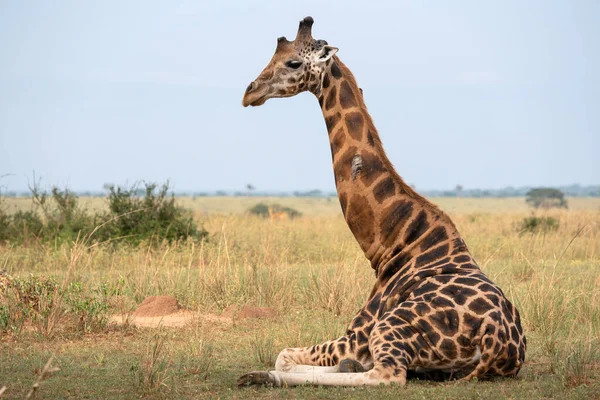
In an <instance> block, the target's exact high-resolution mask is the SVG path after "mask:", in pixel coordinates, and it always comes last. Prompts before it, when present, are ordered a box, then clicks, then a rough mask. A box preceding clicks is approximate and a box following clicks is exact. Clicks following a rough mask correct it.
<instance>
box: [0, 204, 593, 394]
mask: <svg viewBox="0 0 600 400" xmlns="http://www.w3.org/2000/svg"><path fill="white" fill-rule="evenodd" d="M178 201H179V202H180V204H182V205H184V206H185V207H188V208H191V209H192V210H194V213H195V214H194V215H195V219H196V220H197V221H198V222H199V223H201V224H202V225H203V226H204V228H205V229H206V230H207V231H208V232H209V233H210V236H209V239H208V241H206V242H185V243H179V244H176V245H161V246H158V247H150V246H143V245H142V246H141V247H125V246H118V247H115V246H112V245H110V244H99V245H97V244H92V243H90V242H88V241H86V240H85V238H82V239H81V240H78V241H77V242H76V243H74V244H67V245H60V246H59V245H56V244H54V245H53V244H44V245H28V246H24V245H18V246H17V245H10V244H9V245H7V246H4V247H1V248H0V270H5V271H6V272H7V273H8V274H9V275H11V276H12V277H13V278H14V279H15V280H19V282H21V283H20V284H21V292H20V293H21V297H18V296H16V295H14V293H13V294H11V293H12V292H10V290H7V291H5V292H4V294H2V293H3V292H2V286H1V285H2V284H1V283H0V307H2V306H3V307H4V313H0V340H1V341H0V390H1V388H2V387H3V386H6V391H5V392H4V394H3V395H2V396H0V398H2V399H4V398H23V397H25V395H26V394H27V392H28V391H29V390H30V388H31V386H32V384H33V383H34V382H35V381H36V379H38V377H39V375H40V374H41V372H42V371H43V368H44V365H45V364H46V362H47V361H48V360H49V359H50V358H51V357H52V356H54V358H53V360H52V367H58V368H60V370H58V371H55V372H53V373H51V374H48V376H47V377H46V378H45V379H44V380H43V381H42V382H41V384H40V387H39V389H38V391H37V393H36V397H38V398H48V399H55V398H78V399H79V398H94V399H95V398H111V399H112V398H115V399H131V398H139V397H144V398H240V399H243V398H248V399H254V398H327V399H329V398H340V399H341V398H344V399H346V398H357V399H362V398H402V399H423V398H427V399H438V398H439V399H462V398H467V399H468V398H472V399H476V398H486V399H502V398H528V399H538V398H559V399H563V398H582V399H593V398H600V201H599V200H598V199H569V209H568V210H564V209H561V210H548V211H538V212H536V216H538V217H542V216H543V217H552V218H553V221H555V223H553V224H550V225H547V226H542V227H540V226H537V227H533V228H531V227H530V228H527V226H529V225H522V224H523V220H524V218H526V217H530V216H531V213H532V211H531V210H530V209H528V208H527V207H526V204H525V201H524V199H522V198H520V199H455V198H453V199H434V201H435V202H436V203H438V204H439V205H440V206H441V207H442V208H443V209H444V210H445V211H447V212H448V213H449V214H450V215H451V216H452V218H453V219H454V221H455V223H456V225H457V227H458V229H459V231H460V232H461V233H462V235H463V237H464V239H465V241H466V243H467V245H468V246H469V248H470V250H471V253H472V254H473V255H474V257H475V258H476V260H478V262H479V264H480V266H481V267H482V269H483V270H484V272H485V273H486V274H487V275H488V276H489V277H490V278H491V279H492V280H494V281H495V282H496V283H498V284H499V285H500V286H501V287H502V289H503V290H504V291H505V293H506V294H507V296H508V298H509V299H510V300H511V301H512V302H513V303H515V304H516V305H517V307H518V308H519V310H520V312H521V317H522V321H523V327H524V329H525V331H526V335H527V338H528V350H527V361H526V364H525V366H524V367H523V368H522V370H521V372H520V374H519V376H518V378H516V379H496V380H491V381H480V382H468V383H461V382H445V383H436V382H422V381H410V382H409V383H408V385H407V386H406V387H377V388H316V387H297V388H291V389H286V388H246V389H238V388H237V387H236V386H235V384H236V379H237V377H238V376H239V375H242V374H244V373H246V372H248V371H251V370H256V369H269V368H272V367H273V365H274V361H275V358H276V356H277V353H278V352H279V350H280V349H282V348H284V347H295V346H305V345H310V344H315V343H318V342H321V341H325V340H328V339H331V338H334V337H337V336H341V335H343V334H344V332H345V329H346V326H347V324H348V323H349V321H350V320H351V319H352V317H353V316H354V313H355V312H356V311H357V310H358V309H359V308H360V306H361V305H362V303H363V302H364V301H365V300H366V297H367V295H368V294H369V292H370V290H371V288H372V285H373V283H374V274H373V271H372V270H371V268H370V266H369V263H368V262H367V261H366V259H365V258H364V256H363V254H362V252H361V251H360V249H359V247H358V245H357V244H356V243H355V242H354V239H353V237H352V236H351V234H350V232H349V230H348V228H347V226H346V224H345V222H344V220H343V218H342V216H341V212H340V210H339V204H338V203H337V200H336V199H308V198H307V199H304V198H282V199H259V198H197V199H191V198H183V199H179V200H178ZM259 201H267V202H271V203H279V204H281V205H283V206H286V207H293V208H295V209H297V210H299V211H301V212H302V213H303V216H302V217H300V218H295V219H287V220H271V219H268V218H267V219H263V218H260V217H257V216H252V215H248V214H245V210H247V209H248V208H249V207H251V206H252V205H254V204H256V203H257V202H259ZM7 202H8V203H7V207H9V208H12V209H18V208H24V207H27V206H28V204H29V203H28V201H27V200H24V199H7ZM81 203H82V204H83V205H85V206H87V207H90V208H98V209H100V208H102V207H104V204H103V203H102V200H98V199H82V200H81ZM527 229H528V230H527ZM23 293H26V294H27V295H28V296H29V297H23ZM151 295H172V296H174V297H175V298H176V299H177V300H178V301H179V303H180V304H181V305H182V306H184V307H185V308H186V309H188V310H191V311H197V312H198V316H197V318H194V319H193V320H192V321H191V322H190V323H188V324H187V325H186V326H184V327H178V328H168V327H162V328H152V329H151V328H137V327H135V326H133V325H132V324H129V323H127V321H128V315H129V314H130V313H131V312H132V311H133V310H134V309H135V308H136V306H137V305H139V304H140V303H141V302H142V301H143V300H144V298H146V297H147V296H151ZM24 303H27V304H28V307H29V308H28V310H25V311H24V309H23V307H22V305H23V304H24ZM244 305H251V306H264V307H271V308H273V309H274V310H275V311H276V312H277V316H276V317H274V318H266V319H241V318H233V319H231V318H229V319H228V318H226V317H225V315H229V314H228V312H229V310H231V309H232V306H244ZM224 310H227V311H226V312H225V313H223V311H224ZM111 315H119V316H121V317H122V321H125V323H124V324H119V325H115V324H111V323H109V317H110V316H111Z"/></svg>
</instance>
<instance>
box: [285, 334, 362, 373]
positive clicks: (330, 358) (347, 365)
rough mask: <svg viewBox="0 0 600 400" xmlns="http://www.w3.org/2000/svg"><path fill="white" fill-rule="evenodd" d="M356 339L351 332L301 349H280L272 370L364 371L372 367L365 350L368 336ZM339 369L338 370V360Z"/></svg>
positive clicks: (316, 371)
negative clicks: (360, 339)
mask: <svg viewBox="0 0 600 400" xmlns="http://www.w3.org/2000/svg"><path fill="white" fill-rule="evenodd" d="M360 337H364V339H363V341H362V342H360V341H359V340H358V339H357V335H356V334H355V333H354V332H352V333H351V334H350V335H348V336H343V337H341V338H339V339H335V340H330V341H327V342H325V343H322V344H318V345H315V346H310V347H302V348H287V349H283V350H282V351H281V353H279V356H278V357H277V361H275V370H276V371H280V372H287V373H299V374H302V373H337V372H357V371H359V370H360V371H364V370H367V369H369V368H370V367H372V363H371V362H370V354H369V351H368V338H367V336H366V335H363V336H360ZM342 361H344V362H343V364H342V367H343V368H342V369H341V370H340V363H341V362H342Z"/></svg>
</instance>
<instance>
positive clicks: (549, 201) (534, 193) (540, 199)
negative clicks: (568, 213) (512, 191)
mask: <svg viewBox="0 0 600 400" xmlns="http://www.w3.org/2000/svg"><path fill="white" fill-rule="evenodd" d="M525 201H526V202H527V204H529V205H530V206H532V207H533V208H553V207H556V208H567V200H566V199H565V194H564V193H563V192H561V191H560V190H558V189H553V188H536V189H531V190H530V191H529V192H527V195H526V198H525Z"/></svg>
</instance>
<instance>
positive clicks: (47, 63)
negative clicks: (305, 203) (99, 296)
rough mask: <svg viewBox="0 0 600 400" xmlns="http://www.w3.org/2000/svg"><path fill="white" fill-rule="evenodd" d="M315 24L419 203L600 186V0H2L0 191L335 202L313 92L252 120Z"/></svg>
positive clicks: (269, 106) (269, 107)
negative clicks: (283, 195) (441, 197)
mask: <svg viewBox="0 0 600 400" xmlns="http://www.w3.org/2000/svg"><path fill="white" fill-rule="evenodd" d="M342 4H343V5H342ZM306 15H311V16H313V17H314V19H315V25H314V27H313V35H314V36H315V37H316V38H319V39H325V40H327V41H328V42H329V43H330V44H331V45H334V46H337V47H339V49H340V51H339V53H338V55H339V57H340V58H341V59H342V60H343V61H344V62H345V63H346V65H348V67H349V68H350V69H351V70H352V71H353V72H354V74H355V76H356V78H357V80H358V82H359V85H360V86H361V87H362V88H363V89H364V96H365V100H366V102H367V105H368V107H369V111H370V112H371V114H372V116H373V118H374V121H375V124H376V125H377V127H378V129H379V132H380V135H381V137H382V140H383V142H384V146H385V148H386V151H387V153H388V155H389V157H390V159H391V160H392V162H393V163H394V165H395V166H396V169H397V170H398V172H399V173H400V175H401V176H402V177H404V178H405V180H406V181H407V182H409V183H412V184H415V185H416V187H417V189H419V188H421V189H444V188H452V187H454V186H455V185H456V184H459V183H460V184H462V185H463V186H464V187H465V188H476V187H479V188H497V187H504V186H508V185H513V186H520V185H563V184H570V183H577V182H578V183H581V184H598V183H600V157H599V156H598V149H600V73H599V72H598V71H600V42H599V41H598V38H600V24H598V20H599V19H600V2H598V1H592V0H590V1H549V0H546V1H526V2H524V1H485V2H484V1H378V2H368V3H367V2H364V1H344V2H328V1H304V2H299V1H298V2H280V1H272V2H268V1H201V2H200V1H196V2H193V1H189V2H186V1H137V2H134V1H129V2H121V1H101V2H82V1H61V2H33V1H12V2H11V1H4V2H1V3H0V48H2V52H0V140H1V146H0V175H4V174H9V175H8V176H5V177H3V178H1V180H0V185H2V186H5V187H8V189H9V190H22V189H26V187H27V184H28V181H31V180H32V173H33V171H35V173H36V176H38V177H40V176H41V177H42V184H45V185H58V186H61V187H64V186H68V187H69V188H71V189H74V190H101V189H102V185H103V184H104V183H107V182H111V183H117V184H126V183H129V184H131V183H133V182H135V181H138V180H147V181H157V182H162V181H164V180H166V179H170V180H171V183H172V184H173V186H174V188H175V189H176V190H198V191H200V190H217V189H228V190H236V189H242V188H243V187H244V186H245V185H246V184H247V183H252V184H253V185H254V186H256V188H257V189H258V190H296V189H299V190H300V189H313V188H319V189H324V190H331V189H333V188H334V181H333V173H332V167H331V154H330V150H329V144H328V140H327V133H326V129H325V124H324V122H323V119H322V115H321V112H320V110H319V107H318V103H317V100H316V99H315V98H314V97H313V96H312V95H311V94H308V93H305V94H302V95H299V96H297V97H294V98H291V99H275V100H270V101H268V102H267V103H266V104H265V105H264V106H262V107H259V108H252V109H250V108H248V109H245V108H243V107H242V105H241V99H242V95H243V92H244V89H245V88H246V86H247V85H248V83H249V82H250V81H252V80H253V79H254V78H255V77H256V76H257V75H258V73H259V72H260V71H261V70H262V68H263V67H264V66H265V65H266V63H267V62H268V61H269V59H270V58H271V56H272V53H273V51H274V49H275V44H276V38H277V37H278V36H281V35H286V36H287V37H288V38H290V39H292V38H293V37H294V36H295V33H296V29H297V24H298V21H299V20H300V19H301V18H303V17H304V16H306Z"/></svg>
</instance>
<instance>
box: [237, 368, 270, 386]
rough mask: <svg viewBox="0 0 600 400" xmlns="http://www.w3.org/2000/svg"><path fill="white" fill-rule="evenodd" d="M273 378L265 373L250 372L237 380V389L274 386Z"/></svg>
mask: <svg viewBox="0 0 600 400" xmlns="http://www.w3.org/2000/svg"><path fill="white" fill-rule="evenodd" d="M274 383H275V380H274V379H273V376H272V375H271V374H270V373H268V372H267V371H252V372H248V373H247V374H245V375H242V376H240V377H239V378H238V380H237V385H238V387H244V386H253V385H267V384H274Z"/></svg>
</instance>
